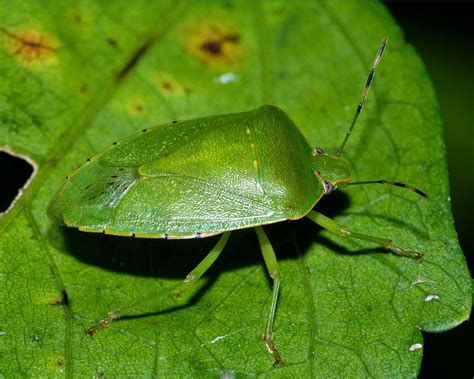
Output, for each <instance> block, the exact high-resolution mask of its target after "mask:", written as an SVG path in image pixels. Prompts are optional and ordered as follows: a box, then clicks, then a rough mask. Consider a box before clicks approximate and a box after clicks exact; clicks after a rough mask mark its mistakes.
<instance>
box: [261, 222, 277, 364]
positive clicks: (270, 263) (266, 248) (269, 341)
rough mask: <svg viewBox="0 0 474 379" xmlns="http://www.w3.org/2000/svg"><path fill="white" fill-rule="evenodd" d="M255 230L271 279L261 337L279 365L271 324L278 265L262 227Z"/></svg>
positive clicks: (275, 302) (275, 296)
mask: <svg viewBox="0 0 474 379" xmlns="http://www.w3.org/2000/svg"><path fill="white" fill-rule="evenodd" d="M255 232H256V233H257V237H258V242H259V244H260V249H261V250H262V255H263V259H264V261H265V265H266V266H267V270H268V273H269V274H270V277H271V278H272V279H273V295H272V304H271V306H270V314H269V315H268V321H267V327H266V328H265V332H264V333H263V339H264V341H265V344H266V345H267V349H268V351H269V353H270V354H271V355H272V356H273V364H274V365H279V364H281V363H282V359H281V356H280V354H279V353H278V351H277V349H276V347H275V344H274V343H273V324H274V321H275V311H276V306H277V301H278V292H279V290H280V267H279V266H278V262H277V259H276V256H275V252H274V251H273V247H272V245H271V243H270V241H269V240H268V237H267V235H266V234H265V232H264V231H263V228H262V227H261V226H257V227H255Z"/></svg>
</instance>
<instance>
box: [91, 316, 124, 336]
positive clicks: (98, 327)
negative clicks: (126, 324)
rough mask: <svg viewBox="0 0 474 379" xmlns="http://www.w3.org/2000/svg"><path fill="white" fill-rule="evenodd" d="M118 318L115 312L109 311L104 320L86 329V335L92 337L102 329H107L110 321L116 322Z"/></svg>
mask: <svg viewBox="0 0 474 379" xmlns="http://www.w3.org/2000/svg"><path fill="white" fill-rule="evenodd" d="M118 318H119V315H118V314H117V313H116V311H110V312H109V313H107V317H106V318H104V319H103V320H100V321H99V322H98V323H97V324H96V325H94V326H92V327H90V328H89V329H87V335H88V336H89V337H91V338H93V337H94V335H95V334H96V333H97V332H98V331H99V330H102V329H105V328H108V327H109V326H110V324H111V323H112V321H114V320H117V319H118Z"/></svg>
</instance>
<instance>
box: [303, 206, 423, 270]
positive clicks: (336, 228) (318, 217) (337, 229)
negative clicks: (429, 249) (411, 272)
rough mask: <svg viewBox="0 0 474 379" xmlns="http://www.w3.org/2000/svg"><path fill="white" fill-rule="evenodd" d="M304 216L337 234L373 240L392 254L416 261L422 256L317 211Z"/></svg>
mask: <svg viewBox="0 0 474 379" xmlns="http://www.w3.org/2000/svg"><path fill="white" fill-rule="evenodd" d="M306 217H307V218H308V219H310V220H311V221H313V222H314V223H316V224H318V225H319V226H322V227H323V228H324V229H327V230H329V231H330V232H332V233H334V234H337V235H338V236H341V237H346V238H355V239H360V240H363V241H369V242H373V243H375V244H377V245H379V246H381V247H384V248H385V249H387V250H389V251H390V252H392V253H394V254H397V255H401V256H404V257H409V258H414V259H416V260H418V261H420V260H421V259H422V257H423V254H422V253H419V252H416V251H410V250H405V249H403V248H401V247H398V246H395V245H394V244H393V241H392V240H390V239H386V238H380V237H375V236H370V235H368V234H362V233H356V232H353V231H351V230H349V229H347V228H346V227H344V226H342V225H339V224H338V223H337V222H335V221H334V220H332V219H330V218H329V217H326V216H324V215H323V214H321V213H319V212H316V211H311V212H309V213H308V214H307V215H306Z"/></svg>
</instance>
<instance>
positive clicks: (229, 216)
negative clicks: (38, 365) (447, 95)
mask: <svg viewBox="0 0 474 379" xmlns="http://www.w3.org/2000/svg"><path fill="white" fill-rule="evenodd" d="M385 43H386V40H385V39H384V41H383V42H382V45H381V46H380V49H379V51H378V54H377V56H376V59H375V62H374V64H373V67H372V70H371V71H370V73H369V77H368V79H367V82H366V85H365V87H364V90H363V93H362V98H361V101H360V103H359V105H358V107H357V111H356V113H355V116H354V118H353V120H352V123H351V126H350V128H349V131H348V133H347V135H346V138H345V139H344V141H343V143H342V145H341V147H340V149H339V150H338V151H337V153H336V154H334V155H333V154H327V153H326V152H324V151H323V150H322V149H319V148H315V149H313V148H312V147H311V146H310V145H309V144H308V143H307V142H306V140H305V138H304V137H303V135H302V134H301V132H300V131H299V129H298V128H297V126H296V125H295V124H294V123H293V121H292V120H291V119H290V118H289V117H288V116H287V115H286V114H285V113H284V112H283V111H282V110H281V109H279V108H277V107H275V106H271V105H264V106H262V107H260V108H257V109H255V110H252V111H248V112H242V113H235V114H227V115H221V116H210V117H204V118H199V119H195V120H189V121H182V122H171V123H169V124H165V125H160V126H156V127H153V128H149V129H144V130H143V131H141V132H140V133H137V134H135V135H132V136H130V137H128V138H126V139H123V140H120V141H117V142H115V143H113V144H112V145H111V146H109V147H108V148H106V149H105V150H103V151H101V152H99V153H97V154H96V155H94V156H92V157H91V158H90V159H88V160H87V162H85V163H84V164H83V165H82V166H80V167H79V168H78V169H77V170H75V171H74V172H72V173H71V174H70V175H69V176H68V177H67V178H66V182H65V184H64V186H63V187H62V188H61V189H60V190H59V192H58V195H57V196H56V198H55V201H54V202H53V204H52V208H51V209H52V213H54V215H55V216H56V217H58V218H60V219H61V221H62V222H64V224H66V225H67V226H70V227H75V228H78V229H79V230H81V231H86V232H97V233H105V234H113V235H118V236H133V237H139V238H167V239H183V238H198V237H207V236H211V235H216V234H222V237H221V238H220V240H219V242H218V243H217V245H216V246H215V247H214V248H213V249H212V251H211V252H210V253H209V254H208V255H207V256H206V258H205V259H204V260H203V261H202V262H201V263H200V264H199V265H198V266H197V267H196V268H195V269H194V270H193V271H192V272H191V273H190V274H189V275H188V276H187V277H186V280H185V281H184V283H183V284H181V285H180V286H178V287H177V288H176V289H175V290H174V291H173V293H174V294H176V293H177V291H183V290H184V289H186V288H188V287H190V286H192V285H193V284H194V283H195V282H196V281H197V280H198V279H199V278H200V277H201V276H202V275H203V274H204V272H205V271H206V270H207V269H208V268H209V267H210V266H211V264H212V263H213V262H214V261H215V260H216V259H217V257H218V256H219V254H220V253H221V251H222V250H223V249H224V246H225V244H226V242H227V240H228V238H229V234H230V233H229V232H230V231H232V230H236V229H242V228H255V230H256V233H257V237H258V241H259V243H260V247H261V250H262V253H263V257H264V260H265V264H266V266H267V268H268V271H269V274H270V276H271V278H272V279H273V281H274V286H273V298H272V305H271V309H270V314H269V317H268V323H267V328H266V330H265V333H264V339H265V342H266V345H267V348H268V350H269V352H270V353H271V354H272V356H273V359H274V363H275V364H279V363H281V361H282V360H281V357H280V355H279V353H278V351H277V349H276V348H275V345H274V343H273V332H272V331H273V321H274V317H275V310H276V304H277V299H278V290H279V286H280V270H279V266H278V263H277V260H276V257H275V254H274V252H273V248H272V246H271V244H270V241H269V240H268V238H267V236H266V235H265V233H264V231H263V228H262V225H266V224H270V223H275V222H279V221H283V220H295V219H299V218H302V217H305V216H306V217H308V218H309V219H310V220H312V221H314V222H315V223H317V224H319V225H321V226H322V227H324V228H326V229H328V230H329V231H332V232H334V233H336V234H338V235H340V236H343V237H350V238H357V239H362V240H366V241H369V242H373V243H376V244H378V245H381V246H383V247H385V248H387V249H388V250H390V251H391V252H393V253H396V254H399V255H405V256H409V257H413V258H417V259H420V258H421V255H420V254H419V253H416V252H411V251H407V250H404V249H402V248H399V247H397V246H394V245H393V244H392V242H391V240H387V239H383V238H379V237H374V236H369V235H365V234H360V233H354V232H351V231H350V230H348V229H346V228H344V227H342V226H340V225H338V224H337V223H336V222H334V221H333V220H331V219H329V218H327V217H326V216H324V215H322V214H320V213H318V212H316V211H313V210H312V209H313V207H314V206H315V204H316V203H317V202H318V201H319V200H320V199H321V197H322V196H323V195H325V194H329V193H330V192H331V191H332V190H333V189H335V188H336V187H337V186H338V185H339V186H345V185H349V184H366V183H382V184H392V185H397V186H404V187H408V188H409V189H412V190H414V191H416V192H418V193H419V194H422V195H424V194H423V193H422V192H421V191H418V190H416V189H414V188H413V187H409V186H406V185H404V184H401V183H395V182H387V181H384V180H377V181H369V182H359V183H349V181H350V180H351V169H350V166H349V165H348V163H347V162H345V161H344V160H342V159H341V158H340V155H341V153H342V150H343V148H344V146H345V144H346V142H347V139H348V137H349V135H350V134H351V132H352V129H353V127H354V125H355V122H356V120H357V117H358V115H359V113H360V111H361V109H362V106H363V103H364V100H365V98H366V96H367V93H368V89H369V85H370V83H371V81H372V78H373V75H374V72H375V67H376V66H377V64H378V62H379V60H380V58H381V56H382V53H383V50H384V48H385ZM130 307H132V306H130ZM130 307H126V308H122V309H120V310H115V311H112V312H110V313H109V315H108V316H107V317H106V318H105V319H104V320H102V321H100V322H99V324H98V325H96V326H95V327H93V328H91V329H89V333H90V334H91V335H92V334H93V333H94V332H95V331H96V330H97V329H100V328H103V327H106V326H108V325H109V324H110V323H111V322H112V321H113V320H115V319H117V318H119V317H120V316H122V315H123V314H124V312H125V311H126V310H127V309H129V308H130Z"/></svg>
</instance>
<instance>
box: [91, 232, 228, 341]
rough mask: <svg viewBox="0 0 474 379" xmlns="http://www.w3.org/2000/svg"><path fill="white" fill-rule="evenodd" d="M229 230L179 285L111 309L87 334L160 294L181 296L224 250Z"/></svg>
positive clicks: (92, 333) (105, 326) (93, 332)
mask: <svg viewBox="0 0 474 379" xmlns="http://www.w3.org/2000/svg"><path fill="white" fill-rule="evenodd" d="M229 236H230V232H225V233H223V234H222V236H221V238H220V239H219V241H218V242H217V244H216V245H215V246H214V248H213V249H212V250H211V251H210V252H209V253H208V254H207V255H206V257H205V258H204V259H203V260H202V261H201V262H200V263H199V264H198V265H197V266H196V268H195V269H194V270H192V271H191V272H190V273H189V274H188V275H187V276H186V279H184V281H183V282H181V283H180V284H179V285H177V286H176V287H174V288H173V289H171V290H165V291H163V292H160V293H159V294H154V295H153V296H151V297H150V298H148V299H145V300H143V301H140V303H134V304H131V305H129V306H126V307H123V308H120V309H116V310H113V311H110V312H109V313H108V314H107V317H106V318H104V319H103V320H101V321H99V322H98V323H97V325H95V326H93V327H91V328H89V329H88V330H87V334H89V336H91V337H92V336H93V335H94V334H95V333H96V332H97V331H99V330H101V329H104V328H107V327H109V326H110V324H111V323H112V321H114V320H117V319H119V318H120V317H122V316H123V315H124V314H125V313H126V312H128V311H130V310H133V309H135V308H137V307H138V306H143V304H144V303H149V302H152V301H155V300H156V298H157V297H160V296H161V295H170V294H171V295H172V296H174V297H181V294H182V293H183V292H185V291H187V290H189V289H191V288H193V286H194V285H195V284H196V283H197V281H198V280H199V278H201V276H202V275H203V274H204V273H205V272H206V271H207V270H208V269H209V267H211V265H212V264H213V263H214V262H215V261H216V259H217V258H218V257H219V255H220V254H221V252H222V250H224V247H225V245H226V244H227V241H228V239H229Z"/></svg>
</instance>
